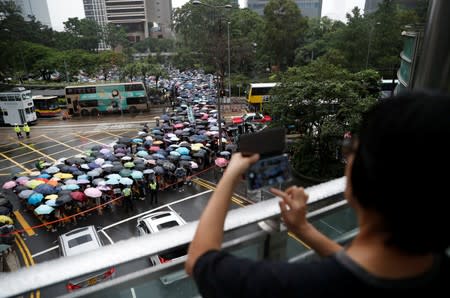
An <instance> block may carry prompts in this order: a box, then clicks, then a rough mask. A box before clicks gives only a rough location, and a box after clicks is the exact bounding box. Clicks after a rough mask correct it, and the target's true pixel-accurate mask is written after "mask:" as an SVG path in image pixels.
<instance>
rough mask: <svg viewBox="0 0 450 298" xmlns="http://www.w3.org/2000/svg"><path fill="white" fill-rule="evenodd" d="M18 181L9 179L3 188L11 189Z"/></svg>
mask: <svg viewBox="0 0 450 298" xmlns="http://www.w3.org/2000/svg"><path fill="white" fill-rule="evenodd" d="M16 185H17V183H16V182H15V181H7V182H5V183H4V184H3V187H2V188H3V189H11V188H14V187H16Z"/></svg>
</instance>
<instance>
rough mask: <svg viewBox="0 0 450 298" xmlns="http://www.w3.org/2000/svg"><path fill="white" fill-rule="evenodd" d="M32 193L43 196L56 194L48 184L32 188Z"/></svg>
mask: <svg viewBox="0 0 450 298" xmlns="http://www.w3.org/2000/svg"><path fill="white" fill-rule="evenodd" d="M34 191H35V192H38V193H41V194H43V195H51V194H54V193H56V191H55V189H54V188H53V187H52V186H51V185H49V184H40V185H38V186H36V187H35V188H34Z"/></svg>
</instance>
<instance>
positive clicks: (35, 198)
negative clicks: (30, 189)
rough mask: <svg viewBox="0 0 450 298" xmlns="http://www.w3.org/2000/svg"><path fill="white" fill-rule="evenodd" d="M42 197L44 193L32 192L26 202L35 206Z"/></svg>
mask: <svg viewBox="0 0 450 298" xmlns="http://www.w3.org/2000/svg"><path fill="white" fill-rule="evenodd" d="M43 198H44V195H43V194H41V193H34V194H32V195H31V196H29V197H28V204H30V205H33V206H36V205H38V204H39V203H40V202H41V201H42V199H43Z"/></svg>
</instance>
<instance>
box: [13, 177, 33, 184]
mask: <svg viewBox="0 0 450 298" xmlns="http://www.w3.org/2000/svg"><path fill="white" fill-rule="evenodd" d="M29 180H30V178H29V177H26V176H22V177H19V178H17V179H16V183H19V184H20V185H25V184H26V183H27V182H28V181H29Z"/></svg>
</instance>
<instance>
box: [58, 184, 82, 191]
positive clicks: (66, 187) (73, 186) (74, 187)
mask: <svg viewBox="0 0 450 298" xmlns="http://www.w3.org/2000/svg"><path fill="white" fill-rule="evenodd" d="M61 189H62V190H77V189H80V187H79V186H78V185H77V184H67V185H63V186H61Z"/></svg>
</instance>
